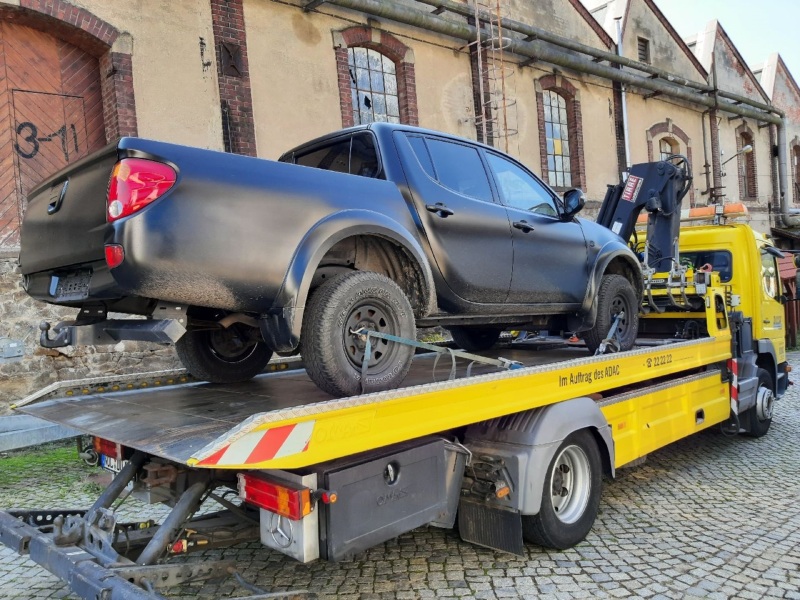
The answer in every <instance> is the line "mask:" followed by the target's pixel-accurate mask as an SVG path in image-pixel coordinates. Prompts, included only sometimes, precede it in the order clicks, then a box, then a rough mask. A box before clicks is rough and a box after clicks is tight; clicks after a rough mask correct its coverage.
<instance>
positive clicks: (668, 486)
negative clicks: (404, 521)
mask: <svg viewBox="0 0 800 600" xmlns="http://www.w3.org/2000/svg"><path fill="white" fill-rule="evenodd" d="M790 360H791V362H792V363H793V364H794V368H795V373H798V372H800V353H795V354H793V355H792V356H791V357H790ZM794 389H796V390H797V391H794ZM798 431H800V384H799V385H798V387H797V388H790V392H789V393H788V394H787V395H786V396H784V398H783V399H782V400H781V401H780V402H779V403H777V404H776V407H775V418H774V420H773V423H772V428H771V430H770V431H769V433H768V434H767V436H766V437H764V438H761V439H758V440H753V439H748V438H744V437H735V438H732V437H726V436H724V435H722V434H721V433H719V432H716V431H715V432H704V433H700V434H698V435H695V436H693V437H691V438H689V439H686V440H683V441H680V442H677V443H675V444H673V445H671V446H670V447H668V448H665V449H662V450H660V451H658V452H656V453H654V454H652V455H651V456H650V457H648V460H647V462H646V463H645V464H643V465H641V466H639V467H635V468H631V469H625V470H622V471H620V472H619V476H618V478H617V479H616V480H614V481H610V480H606V482H605V487H604V490H603V501H602V503H601V506H600V515H599V517H598V520H597V522H596V523H595V526H594V530H593V531H592V533H591V534H590V535H589V537H588V538H587V539H586V540H585V541H584V542H583V543H581V544H579V545H578V546H577V547H575V548H573V549H570V550H567V551H565V552H555V551H546V550H542V549H540V548H537V547H533V546H529V547H528V548H527V550H526V555H525V557H522V558H520V557H516V556H512V555H509V554H503V553H500V552H493V551H490V550H486V549H483V548H478V547H476V546H473V545H470V544H468V543H465V542H462V541H460V539H459V538H458V536H457V534H456V533H454V532H452V531H444V530H439V529H435V528H422V529H419V530H416V531H414V532H411V533H408V534H405V535H403V536H401V537H400V538H398V539H396V540H393V541H390V542H388V543H386V544H382V545H380V546H378V547H376V548H373V549H371V550H369V551H368V552H365V553H363V554H362V555H360V556H358V557H357V558H356V559H355V560H351V561H347V562H342V563H338V564H328V563H324V562H317V563H313V564H310V565H301V564H299V563H297V562H295V561H293V560H291V559H289V558H286V557H284V556H283V555H281V554H278V553H275V552H272V551H269V550H267V549H266V548H264V547H262V546H260V545H259V544H255V543H254V544H243V545H240V546H237V547H235V548H232V549H228V550H225V551H216V552H208V553H207V554H206V555H205V556H207V557H209V558H219V557H223V556H224V557H225V558H235V559H236V560H237V561H238V563H239V564H240V565H241V570H242V573H243V574H244V576H245V577H246V578H247V579H249V580H250V581H254V582H255V583H256V584H257V585H259V586H260V587H262V588H266V589H268V590H271V591H279V590H286V589H303V588H304V589H308V590H311V591H312V592H314V593H316V594H317V596H318V597H319V598H321V599H326V600H327V599H333V598H339V599H362V600H372V599H384V598H387V599H395V598H396V599H404V598H407V599H413V598H440V597H454V598H633V597H637V598H658V599H661V598H693V597H697V598H793V599H798V600H800V443H798V442H799V441H800V438H799V437H798ZM4 468H5V467H4V465H3V463H2V461H0V477H1V476H2V475H3V473H2V469H4ZM82 469H83V470H81V471H80V472H77V471H76V475H75V477H77V478H78V479H80V478H81V477H83V478H84V479H85V477H86V471H85V468H82ZM29 475H30V487H25V486H24V485H20V483H19V482H17V483H13V482H12V483H6V484H4V485H3V487H2V488H0V506H3V507H9V506H22V507H40V508H55V507H60V506H65V505H66V506H76V505H78V506H79V505H87V506H88V505H89V504H90V502H91V501H92V496H91V494H90V492H92V491H93V490H92V489H91V488H92V487H93V486H92V485H91V484H89V485H87V484H86V483H85V482H84V483H83V484H78V483H74V482H73V483H66V484H65V483H63V482H64V481H70V479H68V478H67V479H65V476H64V474H63V473H60V474H58V475H56V474H54V473H52V469H49V470H48V468H47V466H46V465H37V466H35V467H34V468H32V469H31V472H30V474H29ZM73 479H74V477H73ZM0 481H2V479H1V478H0ZM58 482H62V483H58ZM94 487H96V486H94ZM128 510H130V509H128ZM195 558H199V557H195ZM246 594H247V593H246V592H242V590H241V588H238V589H237V588H234V586H233V585H231V584H230V583H224V584H219V583H208V584H206V585H203V586H195V587H188V588H184V589H183V590H181V591H179V592H178V593H177V594H175V595H174V597H177V598H202V599H211V598H229V597H233V596H238V595H246ZM64 597H69V592H68V589H67V588H66V586H65V585H63V584H62V583H61V582H59V581H58V580H57V579H56V578H55V577H53V576H51V575H50V574H48V573H46V572H45V571H44V570H42V569H41V568H39V567H38V566H37V565H35V564H34V563H32V562H30V561H28V560H27V559H25V558H22V557H19V556H17V555H16V554H13V553H12V552H10V551H9V550H7V549H5V548H0V598H9V599H11V598H20V599H21V598H64Z"/></svg>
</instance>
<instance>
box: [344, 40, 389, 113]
mask: <svg viewBox="0 0 800 600" xmlns="http://www.w3.org/2000/svg"><path fill="white" fill-rule="evenodd" d="M347 65H348V70H349V72H350V94H351V98H352V101H353V123H354V124H355V125H363V124H366V123H372V122H375V121H383V122H388V123H399V122H400V99H399V97H398V95H397V73H396V69H395V64H394V62H392V60H391V59H390V58H389V57H388V56H385V55H383V54H381V53H380V52H378V51H377V50H372V49H370V48H363V47H356V48H348V49H347Z"/></svg>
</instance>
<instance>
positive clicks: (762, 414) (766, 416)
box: [743, 369, 775, 438]
mask: <svg viewBox="0 0 800 600" xmlns="http://www.w3.org/2000/svg"><path fill="white" fill-rule="evenodd" d="M774 401H775V388H774V386H773V384H772V377H771V376H770V374H769V371H767V370H766V369H759V370H758V391H757V392H756V405H755V406H754V407H752V408H750V409H748V410H747V412H745V413H744V417H745V419H747V422H746V423H743V425H744V426H745V428H746V429H747V435H749V436H750V437H754V438H759V437H761V436H764V435H766V434H767V431H769V426H770V425H771V424H772V405H773V403H774Z"/></svg>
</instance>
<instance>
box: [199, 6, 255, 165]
mask: <svg viewBox="0 0 800 600" xmlns="http://www.w3.org/2000/svg"><path fill="white" fill-rule="evenodd" d="M210 1H211V20H212V25H213V29H214V46H215V49H216V56H217V77H218V81H219V96H220V102H221V104H222V129H223V137H224V139H223V142H224V144H225V150H226V151H228V152H234V153H236V154H246V155H248V156H256V154H257V149H256V128H255V121H254V119H253V97H252V94H251V91H250V66H249V63H248V60H247V34H246V33H245V23H244V7H243V0H210ZM223 44H227V45H228V47H230V48H233V49H237V50H238V52H239V56H240V66H241V69H240V71H239V73H238V74H226V73H224V72H223V60H222V58H223Z"/></svg>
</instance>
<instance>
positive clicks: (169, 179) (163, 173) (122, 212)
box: [106, 158, 178, 223]
mask: <svg viewBox="0 0 800 600" xmlns="http://www.w3.org/2000/svg"><path fill="white" fill-rule="evenodd" d="M177 177H178V174H177V173H176V172H175V169H173V168H172V167H170V166H169V165H167V164H164V163H160V162H157V161H155V160H149V159H146V158H123V159H122V160H121V161H119V162H118V163H117V164H115V165H114V170H113V171H112V172H111V181H109V183H108V207H107V215H106V216H107V219H108V222H109V223H113V222H114V221H116V220H117V219H121V218H123V217H127V216H129V215H132V214H134V213H136V212H138V211H140V210H142V209H143V208H144V207H145V206H147V205H148V204H150V203H151V202H153V201H154V200H156V199H158V198H159V197H161V196H163V195H164V194H165V193H166V192H167V191H168V190H169V189H170V188H171V187H172V186H173V185H175V180H176V179H177Z"/></svg>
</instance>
